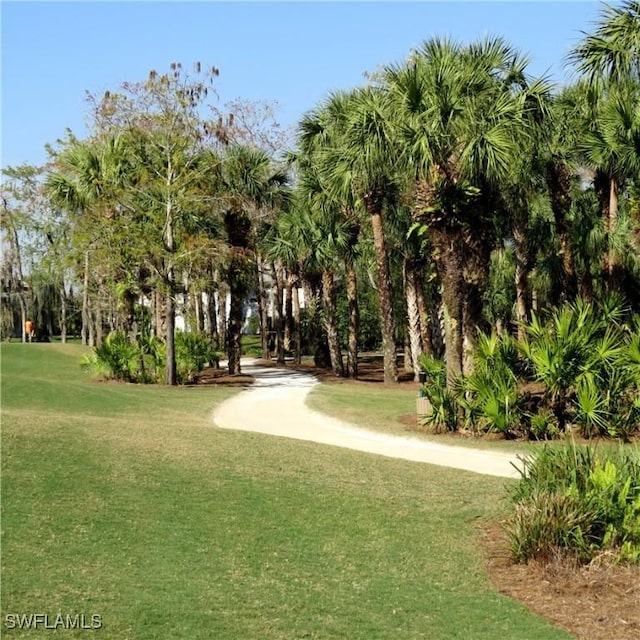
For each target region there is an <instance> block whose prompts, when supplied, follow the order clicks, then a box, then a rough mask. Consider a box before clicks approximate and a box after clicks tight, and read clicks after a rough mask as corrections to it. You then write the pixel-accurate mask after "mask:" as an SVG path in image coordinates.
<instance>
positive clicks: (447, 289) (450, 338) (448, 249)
mask: <svg viewBox="0 0 640 640" xmlns="http://www.w3.org/2000/svg"><path fill="white" fill-rule="evenodd" d="M432 238H433V246H434V247H435V248H436V249H438V250H439V252H440V267H441V269H442V301H443V304H444V320H445V360H446V365H447V389H448V390H449V391H453V388H454V385H455V383H456V380H457V379H458V378H459V377H460V376H461V375H462V364H463V362H462V360H463V309H464V289H465V286H464V278H463V273H462V268H463V264H464V256H463V247H462V238H460V236H459V234H457V233H455V232H454V233H451V234H450V233H447V232H446V231H440V230H437V231H436V230H434V231H433V232H432Z"/></svg>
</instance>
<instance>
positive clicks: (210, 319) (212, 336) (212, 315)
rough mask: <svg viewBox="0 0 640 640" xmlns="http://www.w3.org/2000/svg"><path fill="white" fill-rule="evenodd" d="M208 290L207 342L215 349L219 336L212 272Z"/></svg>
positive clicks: (212, 272) (218, 346)
mask: <svg viewBox="0 0 640 640" xmlns="http://www.w3.org/2000/svg"><path fill="white" fill-rule="evenodd" d="M208 288H209V290H208V291H207V332H208V335H209V342H210V343H211V345H212V346H213V347H214V348H215V349H219V348H220V335H219V334H218V313H217V310H216V293H215V290H216V283H215V279H214V271H213V269H211V272H210V273H209V287H208Z"/></svg>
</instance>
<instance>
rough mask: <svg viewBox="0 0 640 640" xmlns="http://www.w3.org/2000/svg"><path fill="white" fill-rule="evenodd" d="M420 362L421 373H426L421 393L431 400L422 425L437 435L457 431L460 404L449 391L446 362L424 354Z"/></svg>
mask: <svg viewBox="0 0 640 640" xmlns="http://www.w3.org/2000/svg"><path fill="white" fill-rule="evenodd" d="M419 362H420V369H421V371H423V372H424V373H426V382H425V383H424V384H423V386H422V389H421V392H420V393H421V395H422V396H423V397H425V398H427V400H429V404H430V405H431V410H430V411H429V413H428V414H427V415H426V416H424V417H423V418H422V424H423V425H425V426H427V427H429V428H431V429H432V430H433V431H435V432H436V433H438V432H440V431H455V429H456V427H457V410H458V403H457V401H456V398H455V396H454V395H453V394H451V393H450V392H449V391H448V389H447V384H446V378H447V372H446V366H445V364H444V362H442V361H441V360H438V359H437V358H434V357H432V356H429V355H427V354H424V353H423V354H421V355H420V360H419Z"/></svg>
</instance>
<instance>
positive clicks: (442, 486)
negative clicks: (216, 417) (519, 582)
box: [0, 345, 570, 640]
mask: <svg viewBox="0 0 640 640" xmlns="http://www.w3.org/2000/svg"><path fill="white" fill-rule="evenodd" d="M79 353H80V350H79V348H72V347H66V348H61V347H59V346H57V345H56V346H53V345H5V346H3V347H2V413H3V420H2V424H3V433H2V477H3V483H2V535H3V545H2V585H3V588H2V601H1V604H2V618H1V621H0V622H1V624H2V627H3V629H2V630H3V632H4V633H3V637H16V638H18V637H19V638H39V637H42V635H43V629H42V628H40V629H37V630H30V631H27V630H20V629H8V626H7V622H8V618H7V616H8V615H13V614H30V613H34V614H35V613H44V614H47V615H49V616H50V620H52V619H54V617H55V615H56V614H58V613H62V614H70V615H74V614H85V615H86V616H87V619H90V616H91V615H93V614H97V615H99V616H100V620H101V624H102V628H101V629H100V632H99V634H100V637H102V638H136V639H138V638H140V639H142V638H145V639H146V638H148V639H152V638H163V639H164V638H181V639H182V638H184V639H186V638H189V639H192V638H193V639H197V638H216V639H218V638H229V639H234V640H235V639H247V640H249V639H254V638H255V639H257V638H260V639H262V638H274V639H280V638H282V639H284V638H319V639H320V638H321V639H324V638H350V639H357V638H362V639H363V640H364V639H367V640H368V639H370V638H390V639H391V638H432V639H434V640H447V639H448V638H460V639H465V640H466V639H468V638H473V639H474V640H476V639H478V640H482V639H487V640H489V639H495V638H509V639H510V640H517V639H519V638H521V639H522V640H535V639H540V640H542V639H544V640H553V639H556V638H558V639H560V638H568V637H570V636H569V635H567V634H566V633H565V632H563V631H561V630H558V629H556V628H554V627H553V626H551V625H550V624H549V623H548V622H547V621H545V620H542V619H540V618H537V617H535V616H534V615H532V614H531V613H529V612H528V611H527V610H526V609H524V607H522V606H521V605H519V604H518V603H516V602H515V601H513V600H510V599H508V598H506V597H503V596H501V595H500V594H498V593H496V592H495V591H493V590H492V589H491V588H490V586H489V583H488V580H487V577H486V574H485V572H484V568H483V560H482V556H481V553H480V552H479V550H478V548H477V540H478V535H477V528H476V524H477V523H478V522H482V521H485V520H486V519H491V518H494V517H496V515H497V513H498V511H499V504H498V503H499V496H501V495H502V493H503V486H504V484H503V482H504V481H503V480H501V479H498V478H486V477H481V476H478V475H476V474H471V473H464V472H458V471H453V470H449V469H442V468H435V467H431V466H429V465H422V464H414V463H407V462H404V461H400V460H391V459H385V458H381V457H378V456H372V455H367V454H360V453H358V452H352V451H346V450H339V449H335V448H331V447H323V446H321V445H315V444H312V443H304V442H294V441H290V440H285V439H280V438H270V437H268V436H260V435H257V434H251V433H237V432H223V431H220V430H216V429H215V428H212V427H211V425H210V423H209V420H208V418H209V416H210V413H211V409H212V408H213V406H214V405H215V403H216V402H219V401H220V400H222V399H223V398H224V397H228V395H229V393H231V392H230V391H228V390H221V389H211V388H207V389H197V388H195V389H193V388H182V389H166V388H162V387H157V388H147V387H141V386H135V385H116V384H98V383H94V382H89V381H88V380H87V379H86V378H85V377H84V376H83V374H82V372H80V370H79V368H77V361H78V355H79ZM64 633H65V637H70V638H72V637H86V633H87V631H85V630H81V629H75V630H69V631H65V632H64ZM4 634H6V636H5V635H4Z"/></svg>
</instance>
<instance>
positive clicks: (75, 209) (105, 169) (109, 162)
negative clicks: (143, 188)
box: [45, 135, 135, 344]
mask: <svg viewBox="0 0 640 640" xmlns="http://www.w3.org/2000/svg"><path fill="white" fill-rule="evenodd" d="M126 145H127V142H126V141H125V139H124V137H122V136H118V135H108V136H104V137H96V138H94V139H90V140H87V141H83V142H79V141H77V140H76V139H75V138H71V139H70V140H68V141H67V144H66V146H65V147H64V148H63V150H62V151H61V152H59V153H58V154H57V156H56V158H55V161H54V166H53V168H52V170H51V171H50V173H49V174H48V176H47V179H46V182H45V189H46V191H47V193H48V195H49V197H50V198H51V199H52V201H53V202H54V204H55V205H56V206H58V207H60V208H61V209H63V210H65V211H67V212H68V213H69V214H70V215H71V216H72V218H71V219H72V223H73V225H72V226H73V228H74V230H75V236H76V238H77V239H79V241H80V242H81V244H82V245H83V248H82V252H83V274H84V275H83V305H82V341H83V344H87V343H89V344H93V342H94V340H95V337H94V332H93V323H92V322H91V312H90V295H89V288H90V279H91V272H92V271H94V272H95V271H96V270H97V268H98V265H95V264H94V265H93V269H92V268H91V257H90V254H91V253H93V254H94V255H96V256H97V255H99V253H100V248H101V247H102V253H105V251H106V252H108V254H109V255H108V256H106V257H108V261H103V262H102V263H101V265H100V268H101V269H103V270H104V269H106V268H110V269H111V271H112V276H113V279H114V280H115V281H118V280H120V281H128V282H131V280H132V279H131V278H129V277H127V276H128V275H129V274H128V273H125V272H126V266H127V263H129V262H130V261H129V260H128V259H127V255H128V254H129V253H130V249H131V247H132V242H131V240H132V239H134V238H135V236H133V237H131V234H129V240H128V242H124V241H123V238H124V237H126V236H127V234H126V233H124V234H122V235H121V237H120V241H117V238H116V237H115V235H114V234H116V235H117V234H119V233H120V231H121V229H120V231H119V230H118V227H116V225H114V224H112V223H113V221H114V219H115V218H116V217H117V216H118V211H119V209H120V207H122V206H123V205H122V203H123V201H124V187H125V180H126V179H127V175H128V173H129V172H130V170H131V168H132V167H131V165H130V163H129V158H128V156H127V150H126ZM96 259H97V258H96ZM120 294H121V297H122V299H123V300H124V301H125V309H126V313H125V326H126V327H128V328H129V329H130V325H131V323H132V322H133V307H132V304H133V303H132V299H133V297H132V293H131V289H130V288H129V287H125V288H121V289H120Z"/></svg>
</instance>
